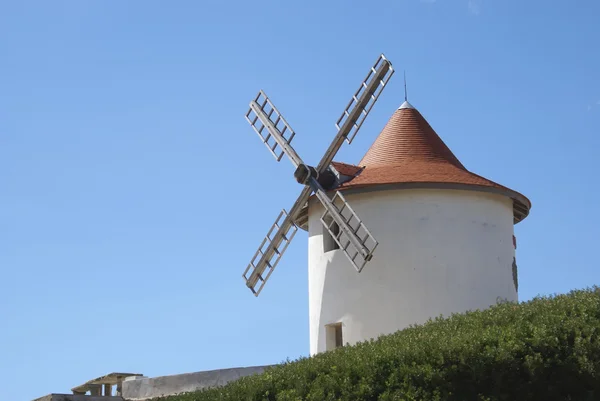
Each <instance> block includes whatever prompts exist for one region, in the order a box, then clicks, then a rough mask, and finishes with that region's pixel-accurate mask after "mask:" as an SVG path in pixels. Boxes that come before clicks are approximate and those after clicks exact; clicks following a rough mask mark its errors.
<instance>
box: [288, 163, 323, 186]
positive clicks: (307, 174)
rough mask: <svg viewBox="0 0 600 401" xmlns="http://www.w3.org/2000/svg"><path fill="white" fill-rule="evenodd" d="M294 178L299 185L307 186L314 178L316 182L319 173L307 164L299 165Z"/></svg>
mask: <svg viewBox="0 0 600 401" xmlns="http://www.w3.org/2000/svg"><path fill="white" fill-rule="evenodd" d="M294 178H296V181H298V183H299V184H302V185H308V183H309V181H310V179H311V178H315V179H317V180H318V178H319V172H318V171H317V170H316V169H315V168H314V167H313V166H309V165H308V164H300V165H299V166H298V167H297V168H296V171H294Z"/></svg>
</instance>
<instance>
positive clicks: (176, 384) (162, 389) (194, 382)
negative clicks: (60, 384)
mask: <svg viewBox="0 0 600 401" xmlns="http://www.w3.org/2000/svg"><path fill="white" fill-rule="evenodd" d="M269 366H270V365H267V366H252V367H245V368H231V369H219V370H208V371H204V372H195V373H184V374H180V375H170V376H159V377H152V378H149V377H139V378H136V379H131V380H126V381H124V382H123V390H122V391H123V393H122V396H123V398H125V399H126V400H131V401H141V400H148V399H152V398H154V397H162V396H167V395H174V394H180V393H187V392H192V391H197V390H201V389H204V388H207V387H218V386H222V385H224V384H226V383H228V382H230V381H234V380H237V379H239V378H240V377H244V376H249V375H253V374H258V373H262V372H263V371H264V370H265V369H266V368H268V367H269ZM44 401H46V400H44ZM51 401H55V400H51ZM89 401H96V400H89ZM100 401H108V400H106V398H103V400H100Z"/></svg>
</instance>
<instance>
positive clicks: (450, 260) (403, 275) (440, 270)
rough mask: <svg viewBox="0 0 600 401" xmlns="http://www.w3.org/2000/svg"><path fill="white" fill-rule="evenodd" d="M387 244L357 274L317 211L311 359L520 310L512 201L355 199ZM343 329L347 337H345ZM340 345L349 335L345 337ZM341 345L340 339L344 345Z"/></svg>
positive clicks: (386, 194)
mask: <svg viewBox="0 0 600 401" xmlns="http://www.w3.org/2000/svg"><path fill="white" fill-rule="evenodd" d="M345 197H346V200H347V201H348V202H349V203H350V205H351V206H352V208H353V209H354V210H355V212H356V213H357V214H358V215H359V217H360V218H361V219H362V220H363V222H364V223H365V225H366V226H367V228H368V229H369V230H370V231H371V233H372V234H373V235H374V236H375V238H376V239H377V240H378V241H379V246H378V247H377V249H376V250H375V253H374V256H373V259H372V260H371V262H369V263H368V264H367V265H366V266H365V268H364V269H363V270H362V272H361V273H357V272H356V270H355V269H354V267H353V266H352V265H351V264H350V263H349V261H348V260H347V258H346V256H345V255H344V254H343V253H342V251H340V250H333V251H329V252H324V241H325V242H326V241H327V240H331V239H330V238H329V239H327V238H326V236H327V235H328V234H327V232H326V231H325V237H324V227H323V226H322V224H321V222H320V221H319V218H320V216H321V214H322V213H323V208H322V206H321V205H320V203H319V202H318V201H317V200H316V199H311V201H310V204H309V221H308V226H309V229H308V232H309V254H308V274H309V278H308V282H309V312H310V353H311V354H315V353H318V352H323V351H326V350H328V349H330V348H331V347H334V346H335V343H336V341H335V333H336V330H335V329H334V327H335V326H338V327H339V326H340V325H341V331H342V338H343V343H344V344H346V343H350V344H354V343H356V342H359V341H363V340H368V339H370V338H376V337H378V336H379V335H381V334H389V333H392V332H395V331H397V330H400V329H403V328H405V327H407V326H409V325H411V324H414V323H424V322H425V321H427V319H428V318H430V317H436V316H439V315H443V316H448V315H449V314H451V313H454V312H457V313H460V312H464V311H467V310H474V309H485V308H487V307H489V306H491V305H493V304H496V303H497V302H498V301H500V300H508V301H517V300H518V297H517V288H516V283H515V279H514V277H513V268H512V264H513V258H514V255H515V249H514V245H513V207H512V200H511V199H510V198H507V197H504V196H501V195H497V194H491V193H486V192H477V191H468V190H448V189H444V190H441V189H394V190H384V191H377V192H375V191H371V192H363V193H348V194H345ZM338 330H339V328H338ZM338 336H339V333H338ZM338 342H339V339H338Z"/></svg>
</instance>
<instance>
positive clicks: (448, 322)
mask: <svg viewBox="0 0 600 401" xmlns="http://www.w3.org/2000/svg"><path fill="white" fill-rule="evenodd" d="M599 333H600V292H599V291H598V289H597V288H596V287H594V288H591V289H585V290H578V291H572V292H570V293H569V294H566V295H557V296H548V297H537V298H535V299H533V300H531V301H528V302H525V303H521V304H516V303H505V304H501V305H497V306H494V307H491V308H489V309H487V310H484V311H474V312H468V313H464V314H455V315H453V316H451V317H449V318H445V319H442V318H436V319H432V320H430V321H428V322H427V323H426V324H423V325H418V326H411V327H409V328H407V329H404V330H401V331H398V332H396V333H394V334H391V335H387V336H382V337H380V338H378V339H376V340H371V341H366V342H363V343H359V344H357V345H355V346H347V347H343V348H339V349H337V350H335V351H331V352H326V353H322V354H318V355H316V356H314V357H310V358H301V359H299V360H296V361H293V362H289V361H287V362H285V363H283V364H281V365H278V366H276V367H274V368H269V369H268V370H267V371H266V372H265V373H263V374H260V375H255V376H249V377H245V378H242V379H240V380H238V381H235V382H232V383H230V384H228V385H226V386H224V387H221V388H215V389H209V390H203V391H199V392H195V393H187V394H181V395H176V396H170V397H166V398H163V399H162V401H205V400H210V401H230V400H231V401H242V400H248V401H263V400H269V401H296V400H311V401H326V400H353V401H355V400H365V401H366V400H382V401H383V400H386V401H387V400H407V401H408V400H411V401H412V400H428V401H429V400H457V401H458V400H460V401H465V400H478V401H484V400H487V401H495V400H498V401H500V400H507V401H509V400H510V401H515V400H540V401H541V400H543V401H548V400H582V401H583V400H598V399H600V374H599V372H600V340H599Z"/></svg>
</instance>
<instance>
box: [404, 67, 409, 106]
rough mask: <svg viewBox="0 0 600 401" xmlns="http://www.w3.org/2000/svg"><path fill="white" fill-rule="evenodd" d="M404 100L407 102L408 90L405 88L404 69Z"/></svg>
mask: <svg viewBox="0 0 600 401" xmlns="http://www.w3.org/2000/svg"><path fill="white" fill-rule="evenodd" d="M404 101H405V102H408V92H407V90H406V70H404Z"/></svg>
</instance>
